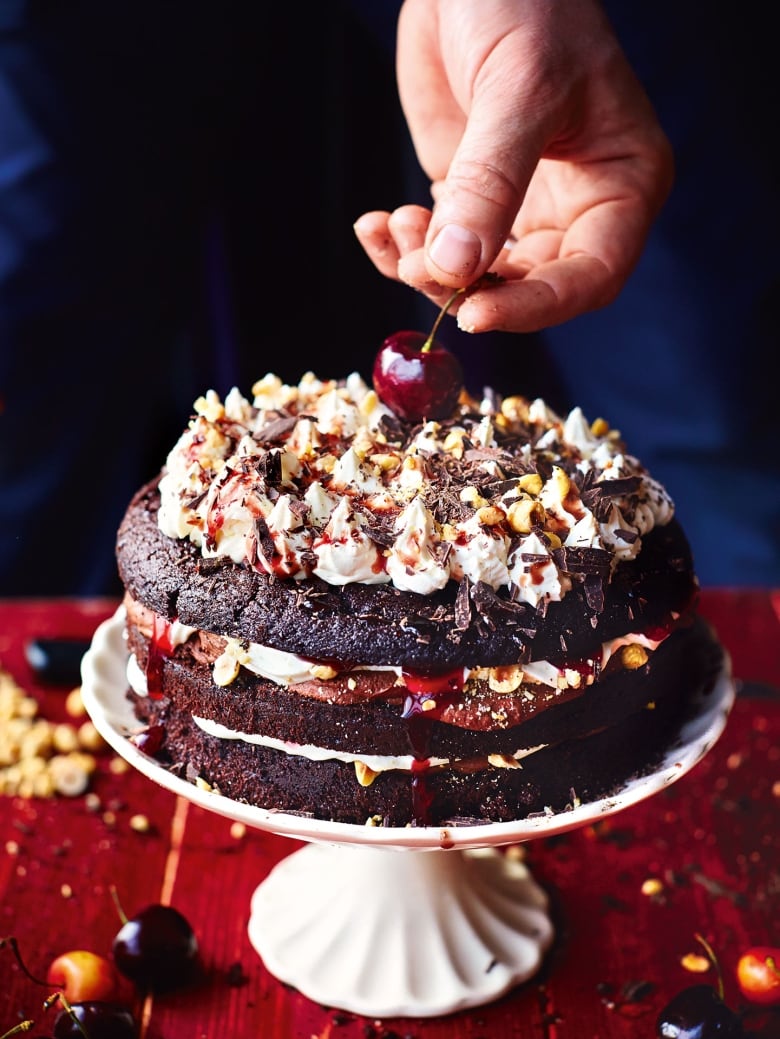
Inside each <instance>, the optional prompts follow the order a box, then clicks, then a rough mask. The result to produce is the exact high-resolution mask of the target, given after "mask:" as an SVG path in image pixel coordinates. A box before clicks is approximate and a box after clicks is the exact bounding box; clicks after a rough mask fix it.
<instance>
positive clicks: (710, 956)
mask: <svg viewBox="0 0 780 1039" xmlns="http://www.w3.org/2000/svg"><path fill="white" fill-rule="evenodd" d="M694 937H695V938H696V941H697V942H700V943H701V945H703V946H704V951H705V952H706V953H707V959H708V960H709V961H710V963H711V964H712V966H713V967H714V968H715V973H716V974H717V975H718V995H719V996H720V998H721V1000H723V999H724V998H725V995H724V989H723V974H722V972H721V969H720V963H718V957H717V956H716V955H715V952H714V951H713V948H712V946H711V945H710V943H709V942H708V941H707V939H706V938H703V937H702V936H701V935H700V934H696V935H694Z"/></svg>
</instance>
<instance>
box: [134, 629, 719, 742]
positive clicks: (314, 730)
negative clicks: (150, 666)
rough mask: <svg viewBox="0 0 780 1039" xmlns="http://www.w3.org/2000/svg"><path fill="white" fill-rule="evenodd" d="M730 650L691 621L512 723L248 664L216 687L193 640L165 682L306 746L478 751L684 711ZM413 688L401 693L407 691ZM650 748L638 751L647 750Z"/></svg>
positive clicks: (254, 728)
mask: <svg viewBox="0 0 780 1039" xmlns="http://www.w3.org/2000/svg"><path fill="white" fill-rule="evenodd" d="M128 646H129V648H130V650H131V651H132V652H133V653H134V654H135V657H136V660H137V661H138V664H139V666H140V667H141V669H142V670H143V669H145V667H146V662H147V659H148V640H147V639H146V638H144V636H143V635H141V634H140V633H139V631H138V630H137V629H136V628H134V627H132V626H131V627H130V628H129V629H128ZM722 658H723V654H722V650H721V648H720V646H719V644H718V643H717V642H716V641H715V640H714V638H713V636H712V635H711V633H710V630H709V628H708V627H707V625H706V624H705V623H704V622H703V621H702V620H697V621H696V622H695V623H694V624H693V625H691V626H688V627H685V628H681V629H680V630H679V631H676V632H675V633H674V634H672V635H671V636H669V638H668V639H666V640H665V641H664V642H663V643H662V644H661V645H660V646H659V647H658V649H657V650H656V651H655V652H654V653H652V654H650V656H649V659H648V662H647V663H646V664H645V665H644V666H642V667H640V668H637V669H636V670H626V669H625V668H622V667H617V668H615V669H614V670H613V669H610V670H609V671H607V672H605V673H603V674H601V675H600V677H599V679H598V680H597V681H596V682H594V683H593V684H592V685H588V686H583V689H582V691H581V692H575V693H573V694H569V695H568V696H561V698H560V700H553V701H552V702H547V701H544V700H543V699H542V698H541V697H537V698H535V699H534V700H528V699H526V698H525V697H524V696H522V694H521V696H520V699H521V700H522V702H523V708H524V712H525V714H524V720H523V721H522V723H521V724H516V725H512V726H508V727H506V726H502V724H501V723H499V722H495V721H492V720H491V719H490V715H489V712H488V717H487V719H486V722H485V724H484V726H483V728H481V729H479V730H474V729H469V728H462V727H459V726H457V725H452V724H447V723H445V722H443V721H440V720H437V719H436V718H431V717H430V716H426V715H423V716H420V717H418V718H417V719H416V721H414V722H410V720H409V719H407V718H404V717H403V716H402V708H403V696H402V695H399V696H397V697H396V698H394V699H389V700H388V699H379V700H366V701H364V702H362V703H361V702H357V703H350V704H338V703H328V702H326V701H324V700H318V699H312V698H309V697H306V696H302V695H300V694H298V693H297V692H296V691H295V686H291V687H284V686H278V685H275V684H274V683H272V682H269V681H267V680H266V679H263V678H259V677H257V676H255V675H253V674H252V673H251V672H249V671H246V670H244V669H243V668H242V669H241V670H240V671H239V674H238V676H237V677H236V678H235V679H234V681H233V682H231V683H230V685H228V686H224V687H220V686H217V685H215V684H214V681H213V679H212V674H211V668H210V667H209V666H208V665H207V664H203V663H199V662H198V661H197V660H196V659H194V658H193V656H192V655H191V654H190V653H189V652H188V650H187V645H186V644H185V645H183V646H179V647H178V648H177V649H176V651H175V653H174V654H173V655H172V656H170V657H166V658H163V659H162V660H161V661H160V668H159V673H158V675H157V681H158V682H159V687H160V691H161V692H162V694H163V695H164V697H165V698H166V699H168V700H170V701H171V702H172V703H173V705H174V708H175V709H176V710H177V711H181V712H183V713H185V714H194V715H197V716H198V717H200V718H208V719H210V720H212V721H215V722H218V723H220V724H222V725H224V726H226V727H227V728H229V729H232V730H233V731H235V732H243V733H249V734H260V735H263V736H269V737H272V738H273V739H277V740H283V741H285V742H290V743H297V744H302V745H307V744H311V745H314V746H318V747H327V748H329V749H331V750H338V751H347V752H350V753H354V754H360V753H364V754H386V755H408V754H412V753H415V752H417V753H422V754H424V755H426V756H430V757H439V758H441V757H450V758H468V757H471V756H474V755H483V756H485V755H487V754H509V755H511V754H514V753H515V752H516V751H518V750H520V749H525V748H529V747H536V746H538V745H540V744H554V743H560V742H562V741H564V740H567V739H577V738H580V737H582V736H585V735H587V734H589V733H591V732H594V731H597V730H599V729H602V728H606V727H609V726H614V725H618V724H620V723H621V722H622V721H624V720H625V719H626V718H628V717H629V716H630V715H632V714H634V713H636V712H642V711H643V710H645V708H646V707H647V705H648V704H653V708H654V709H658V708H659V707H660V706H661V704H662V703H666V702H667V701H668V702H670V703H671V705H672V706H671V707H670V711H671V712H675V711H677V712H679V711H682V710H683V709H684V706H685V704H686V703H687V701H688V699H689V698H690V695H691V694H692V693H696V692H702V691H704V690H706V689H709V688H711V686H712V685H713V684H714V682H715V680H716V678H717V675H718V674H719V672H720V669H721V666H722ZM402 693H403V690H401V694H402ZM640 752H641V747H640V748H637V753H640Z"/></svg>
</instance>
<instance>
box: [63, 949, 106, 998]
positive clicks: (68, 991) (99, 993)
mask: <svg viewBox="0 0 780 1039" xmlns="http://www.w3.org/2000/svg"><path fill="white" fill-rule="evenodd" d="M46 981H47V982H48V984H49V985H51V986H52V987H53V988H58V989H61V990H62V991H63V993H64V994H65V997H66V998H67V999H68V1000H69V1002H71V1003H83V1002H87V1001H89V1002H95V1001H103V1000H111V999H114V998H116V996H117V994H118V989H119V977H118V975H117V972H116V967H115V966H114V964H113V963H112V962H111V961H110V960H107V959H106V958H105V956H99V955H98V954H97V953H94V952H90V951H89V950H88V949H71V950H70V951H69V952H63V953H60V955H59V956H57V957H56V958H55V959H54V960H52V962H51V964H50V965H49V969H48V971H47V973H46Z"/></svg>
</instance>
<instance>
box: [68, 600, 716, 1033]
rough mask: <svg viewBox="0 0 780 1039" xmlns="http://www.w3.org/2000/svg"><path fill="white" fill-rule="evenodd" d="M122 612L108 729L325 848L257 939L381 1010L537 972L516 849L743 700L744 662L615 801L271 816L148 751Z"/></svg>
mask: <svg viewBox="0 0 780 1039" xmlns="http://www.w3.org/2000/svg"><path fill="white" fill-rule="evenodd" d="M123 623H124V615H123V612H122V610H121V608H120V610H118V611H117V613H116V614H115V615H114V617H112V618H111V619H109V620H107V621H106V622H105V623H103V624H102V625H101V626H100V627H99V628H98V629H97V631H96V632H95V636H94V638H93V641H92V645H91V648H90V650H89V651H88V652H87V654H86V655H85V657H84V660H83V663H82V695H83V699H84V704H85V706H86V708H87V710H88V712H89V714H90V716H91V718H92V721H93V722H94V724H95V726H96V728H97V729H98V731H99V732H100V734H101V735H102V736H103V738H104V739H105V740H106V741H107V742H108V743H109V744H110V745H111V746H112V747H113V749H114V750H115V751H117V753H118V754H120V755H121V756H122V757H123V758H125V760H126V761H128V762H129V763H130V764H131V765H133V766H134V767H135V768H137V769H138V770H139V771H140V772H142V773H143V774H144V775H145V776H147V777H148V778H149V779H151V780H153V781H154V782H156V783H158V784H159V785H160V786H162V787H165V788H166V789H168V790H171V791H173V792H174V793H176V794H178V795H179V796H181V797H184V798H186V799H188V800H189V801H192V802H194V803H195V804H198V805H200V806H201V807H203V808H206V809H208V810H210V811H213V812H217V813H219V814H220V815H223V816H226V817H227V818H229V819H233V820H236V821H239V822H243V823H246V824H247V825H249V826H253V827H257V828H258V829H261V830H268V831H271V832H273V833H277V834H283V835H287V836H289V837H295V838H298V839H301V840H304V841H307V842H309V843H308V844H307V845H306V846H305V847H303V848H301V849H299V850H297V851H295V852H293V853H292V854H291V855H289V856H288V857H287V858H285V859H283V860H282V861H281V862H280V863H279V864H278V865H277V866H276V867H275V868H274V869H273V870H272V871H271V873H270V874H269V875H268V877H267V878H266V879H265V880H263V881H262V883H260V884H259V886H258V887H257V889H256V890H255V892H254V894H253V896H252V899H251V905H250V907H249V926H248V933H249V939H250V941H251V943H252V945H253V947H254V948H255V950H256V951H257V952H258V954H259V955H260V957H261V958H262V960H263V962H264V963H265V965H266V967H267V968H268V970H269V971H270V972H271V973H272V974H273V975H275V976H276V977H277V978H278V979H279V980H281V981H283V982H286V983H287V984H289V985H292V986H293V987H295V988H296V989H298V990H299V991H300V992H302V993H303V994H304V995H306V996H308V997H309V998H310V999H313V1000H315V1001H316V1002H318V1003H321V1004H324V1005H326V1006H331V1007H339V1008H341V1009H343V1010H349V1011H351V1012H353V1013H357V1014H364V1015H367V1016H371V1017H431V1016H438V1015H442V1014H448V1013H452V1012H454V1011H457V1010H461V1009H464V1008H467V1007H473V1006H481V1005H483V1004H485V1003H488V1002H491V1001H492V1000H494V999H497V998H498V997H499V996H501V995H503V994H504V993H505V992H507V991H508V990H509V989H511V988H512V987H513V986H515V985H517V984H520V983H521V982H524V981H527V980H529V979H530V978H531V977H533V975H534V974H535V973H536V972H537V971H538V970H539V968H540V966H541V964H542V962H543V960H544V956H545V953H546V952H547V950H548V949H549V947H550V945H551V943H552V940H553V937H554V932H553V927H552V924H551V921H550V919H549V916H548V913H547V905H548V902H547V897H546V895H545V893H544V891H543V890H542V889H541V888H540V887H539V885H538V884H537V883H536V882H535V881H534V879H533V877H532V876H531V875H530V872H529V870H528V869H527V867H526V866H525V865H524V864H523V862H522V861H520V859H519V858H518V857H516V856H512V855H508V854H506V853H505V852H504V850H502V849H503V847H504V846H506V845H512V844H517V843H519V842H523V841H528V840H531V839H533V838H535V837H547V836H551V835H552V834H557V833H562V832H564V831H566V830H572V829H575V828H576V827H579V826H583V825H585V824H588V823H594V822H596V821H597V820H599V819H602V818H604V817H605V816H607V815H611V814H613V813H614V812H618V811H621V810H622V809H624V808H628V807H629V806H630V805H633V804H636V803H637V802H639V801H642V800H644V799H645V798H647V797H651V796H652V795H653V794H655V793H658V792H659V791H660V790H662V789H664V788H665V787H667V786H669V785H670V784H671V783H674V782H675V781H676V780H678V779H679V778H680V777H681V776H683V775H685V773H686V772H688V771H689V770H690V769H691V768H693V766H694V765H695V764H696V763H697V762H698V761H700V760H701V758H702V757H703V756H704V755H705V754H706V753H707V751H708V750H709V749H710V748H711V747H712V746H713V744H714V743H715V741H716V740H717V739H718V737H719V736H720V734H721V732H722V731H723V728H724V726H725V724H726V719H727V717H728V714H729V711H730V709H731V706H732V704H733V701H734V683H733V681H732V679H731V675H730V672H729V670H728V669H726V670H724V672H723V674H722V675H721V677H720V679H719V681H718V683H717V686H716V689H715V690H714V692H713V693H711V694H710V695H709V696H708V697H706V698H703V700H702V703H701V704H700V705H699V709H698V712H697V714H696V716H695V717H694V718H693V720H692V721H690V722H688V723H687V724H686V725H685V726H684V727H683V729H682V730H681V732H680V734H679V739H678V740H677V741H675V743H674V745H673V746H672V747H671V748H670V750H669V752H668V753H667V755H666V756H665V758H664V760H663V762H662V763H661V765H660V766H659V767H658V768H657V769H656V771H655V772H653V773H652V774H651V775H648V776H645V777H642V778H641V779H637V780H634V781H632V782H630V783H628V784H626V786H625V787H623V788H622V789H621V790H620V791H619V792H618V793H617V794H615V796H613V797H609V798H604V799H601V800H599V801H593V802H589V803H587V804H583V805H580V806H578V807H576V808H573V809H572V810H571V811H566V812H561V813H558V814H555V815H549V816H541V817H536V818H532V819H521V820H518V821H516V822H510V823H492V824H485V825H479V826H458V827H450V826H446V827H371V826H358V825H351V824H346V823H333V822H327V821H325V820H320V819H309V818H305V817H301V816H296V815H288V814H285V813H282V812H274V811H268V810H265V809H262V808H256V807H253V806H251V805H246V804H242V803H240V802H238V801H233V800H231V799H230V798H228V797H224V796H222V795H220V794H216V793H212V792H209V791H206V790H202V789H200V788H199V787H197V786H195V785H193V784H192V783H190V782H188V781H187V780H185V779H182V778H180V777H178V776H175V775H173V774H171V773H170V772H169V771H168V770H167V769H166V768H164V767H163V766H162V765H160V764H159V763H158V762H157V761H156V760H155V759H153V758H151V757H149V756H148V755H146V754H144V753H143V752H142V751H140V750H139V749H138V748H137V747H135V746H134V745H133V744H132V743H131V742H130V741H129V739H128V735H129V734H131V733H132V732H133V731H137V729H138V722H137V720H136V719H135V717H134V715H133V712H132V709H131V707H130V704H129V703H128V701H127V699H126V697H125V692H126V689H127V678H126V664H127V650H126V647H125V643H124V637H123Z"/></svg>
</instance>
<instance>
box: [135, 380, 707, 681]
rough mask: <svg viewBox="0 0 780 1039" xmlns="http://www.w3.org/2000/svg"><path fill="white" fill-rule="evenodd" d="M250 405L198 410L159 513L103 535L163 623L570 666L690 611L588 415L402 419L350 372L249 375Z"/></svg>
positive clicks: (609, 447) (654, 509)
mask: <svg viewBox="0 0 780 1039" xmlns="http://www.w3.org/2000/svg"><path fill="white" fill-rule="evenodd" d="M252 392H253V395H254V399H253V400H252V401H251V402H250V401H249V400H247V399H246V398H245V397H243V396H242V395H241V394H240V393H239V392H238V390H235V389H234V390H232V391H231V392H230V393H229V394H228V396H227V397H226V399H225V400H224V402H223V401H221V400H220V399H219V398H218V396H217V395H216V394H215V393H213V392H209V393H208V394H206V396H205V397H203V398H200V399H199V400H198V401H197V402H196V404H195V415H194V417H193V419H192V421H191V422H190V425H189V427H188V429H187V430H186V431H185V432H184V433H183V434H182V436H181V438H180V439H179V441H178V443H177V444H176V446H175V447H174V448H173V450H172V451H171V452H170V454H169V456H168V459H167V462H166V467H165V469H164V471H163V474H162V479H161V480H160V482H159V501H158V500H157V496H156V491H151V492H150V491H149V490H147V491H146V492H145V498H143V499H141V498H139V499H137V500H136V502H135V503H134V504H133V505H131V509H130V510H129V512H128V517H126V520H125V522H124V523H123V526H122V528H120V537H119V551H118V561H119V566H120V574H121V576H122V578H123V580H124V581H125V584H126V585H127V586H128V588H129V589H130V590H131V591H133V592H134V593H135V594H137V596H138V598H139V599H140V600H141V601H142V602H144V603H145V604H146V605H148V606H149V607H150V608H152V609H156V610H157V612H160V613H162V614H163V615H164V616H172V615H175V616H177V617H179V618H180V619H181V620H183V621H184V623H187V624H194V625H196V626H198V627H205V628H207V629H209V630H220V631H221V632H222V633H223V634H230V635H233V636H234V637H237V638H247V639H251V640H252V641H260V642H264V643H265V644H267V645H272V646H277V647H278V648H282V649H288V650H290V651H291V652H302V653H305V654H306V655H308V656H317V655H324V656H328V657H333V656H334V655H336V654H338V655H342V659H343V654H349V653H355V652H356V651H357V650H358V649H359V651H360V652H359V659H361V660H362V661H364V662H366V663H389V662H399V661H397V660H391V659H389V656H392V655H395V656H398V655H399V654H400V662H409V663H413V662H414V658H419V657H421V658H424V659H426V660H427V661H428V662H429V663H430V661H431V660H436V661H437V663H438V664H439V666H446V665H447V664H450V663H459V662H460V660H461V658H462V657H463V656H464V655H465V656H468V655H469V654H470V655H471V656H472V658H473V654H474V653H475V652H479V653H480V654H482V653H489V654H490V655H491V662H496V663H499V662H501V661H502V660H506V661H510V660H517V659H518V657H519V656H525V657H529V656H532V657H534V658H537V659H538V658H539V656H540V653H541V654H543V655H545V656H546V657H550V656H551V655H552V656H555V655H556V654H557V655H558V656H560V655H562V654H563V655H568V656H571V655H578V654H580V653H581V652H586V653H587V651H588V647H589V646H590V645H592V644H594V642H595V641H605V640H606V639H607V638H613V637H615V636H617V635H620V634H623V633H625V632H627V631H641V630H646V629H647V628H648V627H649V626H652V625H663V624H667V623H668V622H669V619H670V618H672V617H674V616H675V615H677V614H679V613H680V612H682V611H683V610H684V609H685V607H686V606H687V605H688V603H689V601H690V599H691V596H692V594H693V591H694V590H695V580H694V577H693V572H692V564H691V559H690V553H689V549H688V545H687V542H686V540H685V537H684V535H683V533H682V531H681V530H680V528H679V525H678V524H677V523H676V522H675V521H674V519H673V515H674V507H673V504H672V502H671V500H670V498H669V496H668V494H667V493H666V491H665V490H664V488H663V487H662V486H661V485H660V484H659V483H658V482H657V481H656V480H654V479H653V478H652V476H651V475H650V474H649V473H648V472H647V471H646V469H645V468H644V467H643V466H642V464H641V463H640V462H639V461H638V460H637V459H636V458H634V457H633V456H631V455H630V454H628V453H627V451H626V450H625V447H624V445H623V444H622V442H621V439H620V436H619V434H617V433H616V432H615V431H613V430H610V429H609V428H608V426H607V424H606V423H605V422H604V421H603V420H597V421H596V422H594V423H593V424H592V425H590V424H588V422H587V421H586V419H585V417H584V416H583V414H582V412H581V411H580V410H579V409H575V410H574V411H572V412H571V413H570V414H569V415H568V416H567V417H566V418H565V419H562V418H560V417H559V416H557V415H556V414H554V413H553V412H552V411H551V410H550V409H549V408H548V407H547V406H546V405H545V404H544V402H542V401H540V400H537V401H533V402H530V401H527V400H525V399H523V398H521V397H511V398H505V399H503V400H499V399H497V398H493V397H489V396H488V397H486V398H485V399H484V400H482V401H481V402H479V403H478V402H476V401H473V400H471V399H468V398H466V397H465V395H464V396H463V397H462V398H461V402H460V403H459V405H458V406H457V408H456V409H455V412H454V413H453V415H452V416H451V417H450V418H448V419H446V420H444V421H441V422H427V423H424V424H417V425H412V424H409V423H404V422H401V421H400V420H399V419H398V418H397V417H396V416H395V415H394V414H393V413H392V412H390V411H389V410H388V409H387V408H386V407H384V405H383V404H382V403H381V401H380V400H379V399H378V397H377V395H376V394H375V393H374V391H373V390H370V389H369V388H368V387H367V386H366V385H365V383H364V382H363V381H362V380H361V379H360V378H359V376H357V375H352V376H350V377H349V378H348V379H346V380H345V381H343V382H335V381H325V382H324V381H320V380H318V379H317V378H315V377H314V376H313V375H307V376H305V377H304V378H303V379H302V380H301V382H300V383H299V385H298V386H287V385H283V384H282V383H281V381H280V380H279V379H278V378H276V377H275V376H272V375H268V376H266V377H265V378H264V379H262V380H261V381H260V382H258V383H257V384H256V385H255V386H254V387H253V389H252ZM150 494H151V497H150ZM141 512H142V513H144V515H143V516H141V515H140V514H139V513H141ZM131 515H132V517H133V519H132V521H131V520H130V516H131ZM152 526H154V527H155V528H156V529H155V530H154V531H152V530H151V529H149V528H151V527H152ZM141 528H144V529H145V530H146V533H145V534H144V535H142V539H143V538H146V539H147V541H146V552H144V546H143V545H142V544H141V545H138V544H137V545H136V546H135V547H133V546H132V542H133V540H134V538H137V535H138V534H139V533H140V529H141ZM133 531H135V533H133ZM149 539H150V540H149ZM169 539H170V540H169ZM152 543H154V544H157V545H158V549H156V550H155V552H154V553H153V554H154V555H155V562H154V566H153V567H152V568H151V569H150V572H149V574H148V575H146V574H145V568H147V567H148V566H149V563H148V560H149V558H150V552H149V548H150V545H151V544H152ZM173 543H177V544H178V545H179V548H178V550H174V549H173ZM166 545H167V547H166ZM166 552H167V553H168V555H169V556H170V568H171V573H172V574H173V572H174V571H175V572H176V573H177V574H178V579H177V580H176V582H175V589H176V590H175V593H174V594H172V593H173V587H174V581H173V578H172V581H171V583H170V584H169V585H167V589H168V591H167V593H164V592H163V591H162V590H161V588H164V587H166V584H165V582H164V581H163V582H162V584H161V581H160V578H161V573H162V572H164V569H165V568H164V567H162V569H161V565H160V564H161V556H164V555H165V554H166ZM145 559H146V562H145ZM239 575H240V579H239ZM182 581H184V582H185V583H186V585H187V588H186V589H185V588H184V585H183V584H182ZM223 585H224V589H223V591H224V594H225V595H227V596H230V595H231V592H230V590H229V589H230V588H231V587H232V589H233V591H232V596H233V598H232V602H230V603H225V604H223V606H222V607H221V608H220V607H219V606H218V603H217V601H216V597H215V593H216V590H217V589H219V588H221V587H223ZM250 585H251V589H250V587H249V586H250ZM370 585H374V586H378V587H375V588H374V589H373V590H372V589H369V587H368V586H370ZM155 586H156V587H155ZM208 589H210V591H208ZM173 599H175V602H174V601H173ZM259 601H260V602H262V605H261V606H260V607H258V606H257V603H258V602H259ZM182 608H183V609H184V614H182ZM215 614H216V615H218V617H215ZM302 618H303V619H304V620H305V624H303V626H302V625H301V619H302ZM307 618H308V619H307ZM323 618H324V627H323V624H322V621H323ZM215 619H218V621H219V623H218V624H217V626H216V627H215V625H214V621H215ZM315 619H316V622H315ZM310 621H311V623H310ZM543 621H544V623H543ZM334 622H335V623H334ZM226 628H229V629H230V630H225V629H226ZM302 628H303V629H305V630H302ZM320 629H322V633H321V636H318V635H317V631H318V630H320ZM543 629H544V630H543ZM545 632H546V635H545ZM553 632H554V635H553V634H552V633H553ZM540 635H541V638H540ZM375 636H376V637H375ZM312 638H313V639H314V641H313V642H312ZM367 640H368V641H367ZM551 640H552V642H551ZM320 642H321V643H322V645H319V643H320ZM415 647H416V648H415ZM421 647H422V648H421ZM470 662H473V659H472V660H470Z"/></svg>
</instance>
